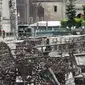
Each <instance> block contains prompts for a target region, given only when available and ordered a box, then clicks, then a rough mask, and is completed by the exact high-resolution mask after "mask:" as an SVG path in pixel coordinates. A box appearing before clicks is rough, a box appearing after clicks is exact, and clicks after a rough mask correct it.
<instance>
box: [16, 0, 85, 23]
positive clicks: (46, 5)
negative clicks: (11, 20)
mask: <svg viewBox="0 0 85 85" xmlns="http://www.w3.org/2000/svg"><path fill="white" fill-rule="evenodd" d="M67 3H68V0H17V9H18V21H19V23H21V24H22V23H26V24H31V23H34V22H37V21H43V20H44V21H59V20H62V19H65V18H67V17H66V14H65V12H66V11H65V9H66V4H67ZM84 3H85V0H77V1H76V2H75V5H76V10H77V14H78V13H83V10H82V5H83V4H84Z"/></svg>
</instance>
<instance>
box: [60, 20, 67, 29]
mask: <svg viewBox="0 0 85 85" xmlns="http://www.w3.org/2000/svg"><path fill="white" fill-rule="evenodd" d="M67 21H68V20H61V26H62V27H63V28H66V26H67Z"/></svg>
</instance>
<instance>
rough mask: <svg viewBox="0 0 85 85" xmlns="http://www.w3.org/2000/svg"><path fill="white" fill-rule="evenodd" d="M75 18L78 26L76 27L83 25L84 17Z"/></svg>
mask: <svg viewBox="0 0 85 85" xmlns="http://www.w3.org/2000/svg"><path fill="white" fill-rule="evenodd" d="M74 20H75V26H76V28H79V27H81V22H82V19H81V18H74Z"/></svg>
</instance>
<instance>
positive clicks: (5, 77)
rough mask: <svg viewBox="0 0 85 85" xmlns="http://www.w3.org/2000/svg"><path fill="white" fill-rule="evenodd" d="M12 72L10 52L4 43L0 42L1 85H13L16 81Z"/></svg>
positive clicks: (13, 69)
mask: <svg viewBox="0 0 85 85" xmlns="http://www.w3.org/2000/svg"><path fill="white" fill-rule="evenodd" d="M14 72H15V62H14V58H13V55H12V54H11V50H10V48H9V46H7V44H6V43H4V42H0V79H1V80H2V82H3V85H11V84H12V85H14V83H15V79H16V77H15V73H14ZM2 82H0V85H2V84H1V83H2Z"/></svg>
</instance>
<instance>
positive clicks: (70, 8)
mask: <svg viewBox="0 0 85 85" xmlns="http://www.w3.org/2000/svg"><path fill="white" fill-rule="evenodd" d="M74 1H76V0H69V3H68V4H67V5H66V7H67V8H66V15H67V17H68V22H67V23H68V27H69V28H70V30H71V27H72V26H74V25H75V20H74V18H75V16H76V9H75V5H74Z"/></svg>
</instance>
